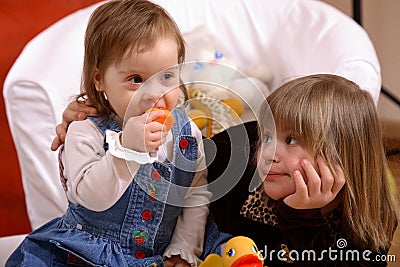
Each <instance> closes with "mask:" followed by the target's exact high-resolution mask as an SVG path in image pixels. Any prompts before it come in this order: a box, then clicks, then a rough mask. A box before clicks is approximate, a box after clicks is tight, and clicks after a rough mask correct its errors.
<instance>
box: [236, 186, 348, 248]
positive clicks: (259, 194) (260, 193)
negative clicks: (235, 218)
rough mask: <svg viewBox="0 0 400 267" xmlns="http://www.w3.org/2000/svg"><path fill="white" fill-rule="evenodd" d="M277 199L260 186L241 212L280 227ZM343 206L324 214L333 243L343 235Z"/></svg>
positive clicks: (249, 217)
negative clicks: (270, 196) (272, 197)
mask: <svg viewBox="0 0 400 267" xmlns="http://www.w3.org/2000/svg"><path fill="white" fill-rule="evenodd" d="M275 206H276V201H275V200H273V199H270V198H269V197H268V196H267V195H266V194H265V192H264V190H263V187H262V186H260V187H258V188H257V189H256V190H254V191H253V192H251V193H250V195H249V196H248V198H247V200H246V201H245V203H244V204H243V206H242V208H241V210H240V214H241V215H242V216H244V217H245V218H248V219H251V220H254V221H257V222H261V223H264V224H268V225H271V226H275V227H278V219H277V215H276V214H277V213H276V207H275ZM341 214H342V209H341V207H340V206H339V207H337V208H335V209H334V210H333V211H331V212H328V213H327V214H325V215H324V216H323V218H324V227H325V229H327V231H329V235H330V237H331V240H332V242H333V243H336V240H337V239H338V237H340V236H342V234H343V229H342V224H341Z"/></svg>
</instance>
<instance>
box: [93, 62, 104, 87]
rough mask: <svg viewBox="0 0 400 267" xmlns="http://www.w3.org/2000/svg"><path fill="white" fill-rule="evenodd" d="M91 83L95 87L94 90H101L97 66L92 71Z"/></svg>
mask: <svg viewBox="0 0 400 267" xmlns="http://www.w3.org/2000/svg"><path fill="white" fill-rule="evenodd" d="M93 83H94V85H95V87H96V90H97V91H99V92H101V91H102V90H101V86H100V84H101V74H100V70H99V68H96V70H95V72H94V75H93Z"/></svg>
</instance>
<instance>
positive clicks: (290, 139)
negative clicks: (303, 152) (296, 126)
mask: <svg viewBox="0 0 400 267" xmlns="http://www.w3.org/2000/svg"><path fill="white" fill-rule="evenodd" d="M297 143H298V142H297V139H296V138H294V137H292V136H289V137H288V138H287V139H286V144H288V145H296V144H297Z"/></svg>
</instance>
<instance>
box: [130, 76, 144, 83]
mask: <svg viewBox="0 0 400 267" xmlns="http://www.w3.org/2000/svg"><path fill="white" fill-rule="evenodd" d="M129 81H130V82H131V83H142V82H143V79H142V77H140V76H133V77H132V78H131V79H130V80H129Z"/></svg>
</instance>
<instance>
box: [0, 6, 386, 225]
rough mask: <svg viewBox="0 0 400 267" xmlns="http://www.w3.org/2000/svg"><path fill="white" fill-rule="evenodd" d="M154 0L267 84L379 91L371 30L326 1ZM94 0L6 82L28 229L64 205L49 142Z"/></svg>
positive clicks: (46, 37)
mask: <svg viewBox="0 0 400 267" xmlns="http://www.w3.org/2000/svg"><path fill="white" fill-rule="evenodd" d="M155 2H157V3H159V4H161V5H162V6H163V7H165V9H166V10H167V11H168V12H169V13H170V14H171V15H172V17H173V18H174V19H175V20H176V21H177V24H178V26H179V27H180V29H181V31H182V32H183V33H187V32H190V31H192V30H194V29H195V28H197V27H198V26H201V25H205V26H206V27H207V28H208V30H209V31H210V32H211V33H212V34H214V35H215V36H217V37H218V39H219V40H223V41H224V45H225V46H227V47H228V48H229V49H230V51H232V55H233V56H234V61H235V62H236V63H237V66H238V68H239V70H245V69H246V67H248V66H255V65H258V66H265V67H266V68H268V69H270V70H271V72H272V81H271V82H269V84H268V86H269V87H270V88H272V89H275V88H277V87H278V86H279V85H281V84H282V83H283V82H285V81H287V80H289V79H293V78H296V77H299V76H302V75H307V74H312V73H334V74H338V75H342V76H344V77H347V78H349V79H351V80H353V81H355V82H357V83H358V84H359V85H360V86H361V87H362V88H364V89H365V90H368V91H369V92H370V93H371V94H372V95H373V97H374V99H375V100H376V101H377V99H378V96H379V92H380V86H381V76H380V66H379V62H378V59H377V56H376V53H375V50H374V47H373V45H372V43H371V41H370V39H369V37H368V36H367V34H366V32H365V31H364V30H363V29H362V28H361V27H359V26H358V25H357V24H356V23H355V22H353V20H352V19H351V18H349V17H347V16H345V15H344V14H342V13H340V12H339V11H337V10H336V9H334V8H332V7H331V6H328V5H327V4H324V3H323V2H320V1H314V0H279V1H276V0H263V1H255V0H246V1H245V0H218V1H215V0H190V1H188V0H156V1H155ZM99 4H100V3H98V4H95V5H93V6H90V7H88V8H85V9H82V10H80V11H78V12H75V13H73V14H71V15H69V16H67V17H65V18H64V19H62V20H60V21H59V22H57V23H55V24H54V25H52V26H51V27H50V28H48V29H47V30H45V31H44V32H42V33H41V34H39V35H38V36H37V37H36V38H34V39H33V40H32V41H31V42H30V43H29V44H27V46H26V47H25V49H24V50H23V51H22V53H21V55H20V56H19V58H18V59H17V61H16V62H15V64H14V65H13V67H12V69H11V70H10V72H9V74H8V76H7V78H6V81H5V84H4V91H3V94H4V99H5V104H6V111H7V116H8V121H9V124H10V128H11V133H12V136H13V139H14V143H15V146H16V149H17V154H18V159H19V162H20V166H21V173H22V179H23V186H24V190H25V196H26V204H27V208H28V216H29V219H30V222H31V225H32V228H33V229H36V228H37V227H38V226H40V225H42V224H43V223H45V222H47V221H48V220H50V219H51V218H53V217H55V216H58V215H60V214H62V213H63V212H64V210H65V208H66V207H67V202H66V198H65V194H64V192H63V189H62V187H61V185H60V183H59V174H58V162H57V152H52V151H50V148H49V147H50V144H51V141H52V139H53V138H54V136H55V126H56V124H58V123H60V121H61V117H62V112H63V110H64V108H65V107H66V105H67V103H69V102H70V100H71V96H72V95H73V94H76V93H78V92H79V85H80V74H81V68H82V60H83V36H84V31H85V28H86V24H87V21H88V18H89V15H90V14H91V12H92V11H93V10H94V8H95V7H97V6H98V5H99ZM246 71H247V73H248V71H249V70H246ZM250 71H251V70H250Z"/></svg>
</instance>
